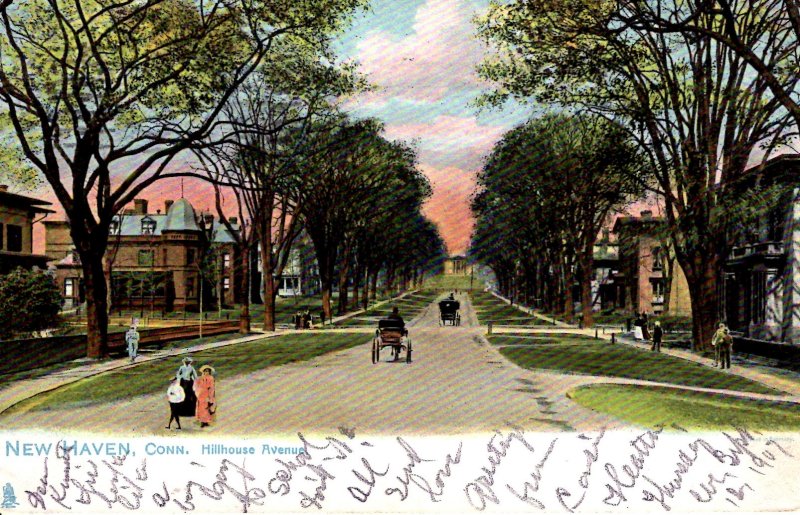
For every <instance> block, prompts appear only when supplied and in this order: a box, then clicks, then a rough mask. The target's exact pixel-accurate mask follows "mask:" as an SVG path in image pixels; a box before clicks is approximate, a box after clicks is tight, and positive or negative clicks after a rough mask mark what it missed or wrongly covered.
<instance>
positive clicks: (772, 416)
mask: <svg viewBox="0 0 800 515" xmlns="http://www.w3.org/2000/svg"><path fill="white" fill-rule="evenodd" d="M569 396H570V397H571V398H572V399H573V400H574V401H575V402H577V403H578V404H580V405H582V406H585V407H587V408H590V409H592V410H594V411H599V412H601V413H606V414H609V415H612V416H614V417H617V418H619V419H621V420H624V421H626V422H629V423H633V424H637V425H641V426H643V427H655V426H658V425H663V426H665V427H669V426H671V425H673V424H674V425H676V426H679V427H682V428H684V429H731V428H733V427H734V426H736V427H746V428H748V429H751V430H759V431H796V430H798V429H800V406H798V405H796V404H790V403H786V402H770V401H758V400H749V399H737V398H734V397H730V396H725V395H717V394H709V393H703V392H687V391H678V390H675V389H672V388H660V387H650V386H635V385H610V384H603V385H591V386H585V387H581V388H577V389H575V390H573V391H572V392H570V394H569Z"/></svg>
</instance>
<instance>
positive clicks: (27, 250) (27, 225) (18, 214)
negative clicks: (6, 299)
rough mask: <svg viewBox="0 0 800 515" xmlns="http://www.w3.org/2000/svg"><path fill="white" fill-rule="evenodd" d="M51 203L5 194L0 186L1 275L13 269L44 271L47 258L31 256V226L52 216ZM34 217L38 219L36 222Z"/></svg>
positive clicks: (6, 191)
mask: <svg viewBox="0 0 800 515" xmlns="http://www.w3.org/2000/svg"><path fill="white" fill-rule="evenodd" d="M50 205H52V204H51V203H50V202H45V201H44V200H39V199H36V198H32V197H26V196H24V195H17V194H15V193H9V192H8V186H5V185H0V274H5V273H8V272H10V271H11V270H13V269H14V268H16V267H22V268H25V269H28V270H30V269H31V268H33V267H38V268H41V269H43V270H44V269H46V268H47V256H45V255H38V254H34V253H33V225H34V224H35V223H38V222H39V221H40V220H41V219H42V218H43V217H44V216H47V215H48V214H49V213H53V211H52V210H50V209H47V208H46V207H44V206H50ZM37 217H40V218H38V219H37Z"/></svg>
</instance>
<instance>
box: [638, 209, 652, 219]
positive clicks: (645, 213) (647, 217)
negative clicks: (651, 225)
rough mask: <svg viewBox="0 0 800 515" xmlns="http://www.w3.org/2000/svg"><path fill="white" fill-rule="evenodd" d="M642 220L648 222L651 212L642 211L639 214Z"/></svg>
mask: <svg viewBox="0 0 800 515" xmlns="http://www.w3.org/2000/svg"><path fill="white" fill-rule="evenodd" d="M639 214H640V215H641V217H642V218H643V219H644V220H649V219H651V218H652V217H653V212H652V211H650V210H649V209H648V210H645V211H642V212H641V213H639Z"/></svg>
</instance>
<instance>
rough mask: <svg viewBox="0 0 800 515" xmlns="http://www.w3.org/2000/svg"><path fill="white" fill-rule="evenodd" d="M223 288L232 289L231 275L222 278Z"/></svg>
mask: <svg viewBox="0 0 800 515" xmlns="http://www.w3.org/2000/svg"><path fill="white" fill-rule="evenodd" d="M222 289H223V290H225V291H228V290H230V289H231V278H230V277H224V278H223V279H222Z"/></svg>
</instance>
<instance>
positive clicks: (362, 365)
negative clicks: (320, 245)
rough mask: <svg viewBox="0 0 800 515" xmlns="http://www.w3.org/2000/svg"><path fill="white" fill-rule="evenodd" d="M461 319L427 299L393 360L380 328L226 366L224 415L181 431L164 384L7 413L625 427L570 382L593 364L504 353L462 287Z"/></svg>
mask: <svg viewBox="0 0 800 515" xmlns="http://www.w3.org/2000/svg"><path fill="white" fill-rule="evenodd" d="M459 300H460V301H461V315H462V325H461V326H460V327H452V326H446V327H440V326H439V325H438V316H439V312H438V307H437V306H436V304H432V305H431V306H429V307H428V308H427V309H426V310H425V311H424V312H423V313H422V315H420V317H418V318H417V319H415V320H413V321H411V322H410V323H409V324H408V328H409V333H410V336H411V339H412V342H413V349H414V352H413V354H412V356H413V362H412V363H410V364H407V363H405V362H404V361H401V362H396V363H391V362H387V361H386V360H387V359H388V358H389V349H388V348H386V349H384V351H383V352H382V354H381V362H380V363H377V364H373V363H372V362H371V354H370V353H371V337H370V335H368V334H363V335H362V334H354V336H353V337H354V338H363V339H364V345H359V346H357V347H354V348H351V349H348V350H345V351H341V352H336V353H332V354H328V355H325V356H321V357H318V358H316V359H313V360H311V361H307V362H303V363H294V364H289V365H284V366H281V367H275V368H268V369H264V370H261V371H259V372H256V373H253V374H249V375H244V376H237V377H231V378H228V377H225V371H224V370H219V371H218V374H219V375H218V384H217V404H218V406H219V411H218V413H217V419H216V422H215V424H213V425H212V426H211V427H208V428H203V429H200V428H199V427H198V426H197V424H196V422H195V421H194V420H184V421H183V428H184V429H183V431H180V432H176V431H174V430H173V431H168V430H166V429H165V428H164V426H165V425H166V422H167V419H168V418H169V414H168V412H169V409H168V404H167V402H166V398H165V397H166V396H165V395H162V394H158V395H147V396H139V397H134V398H130V399H126V400H121V401H119V402H116V403H114V404H113V405H112V404H103V405H91V406H86V407H83V408H81V409H77V410H76V409H72V410H58V409H56V410H47V411H33V412H28V413H18V414H15V415H12V416H8V415H7V416H5V417H4V420H2V421H1V422H2V425H3V426H5V427H6V428H7V429H26V430H36V429H43V428H47V429H48V430H55V431H58V432H60V433H71V432H80V433H82V434H85V433H87V432H91V433H100V434H113V435H115V436H150V435H160V436H164V435H169V434H182V435H184V436H189V435H202V434H217V435H218V436H233V435H242V436H246V435H250V436H255V435H258V434H261V435H263V434H270V435H287V436H288V435H295V434H296V433H297V432H298V431H300V432H303V433H306V434H323V433H324V434H330V433H332V432H334V433H335V432H337V431H338V428H340V427H346V428H352V429H356V430H358V431H359V433H362V434H363V433H368V434H376V435H377V434H384V435H396V434H456V433H459V434H463V433H477V432H481V433H482V432H492V431H494V430H495V429H503V428H508V427H509V425H514V426H518V427H522V428H525V429H530V430H535V431H561V430H579V431H581V430H589V429H597V428H599V427H600V426H606V427H607V428H614V427H622V424H621V423H620V422H618V421H616V420H615V419H613V418H610V417H606V416H604V415H601V414H597V413H594V412H592V411H590V410H587V409H584V408H581V407H580V406H578V405H576V404H575V403H573V402H572V401H570V400H569V399H567V397H566V395H565V394H566V392H567V391H568V390H570V389H572V388H573V387H575V386H577V385H579V384H585V383H587V382H589V381H587V377H585V376H568V375H560V374H549V373H543V372H541V371H537V372H531V371H526V370H524V369H522V368H519V367H517V366H516V365H514V364H512V363H510V362H509V361H507V360H505V359H504V358H503V357H502V356H501V355H500V353H499V352H498V351H497V350H496V349H495V348H493V347H491V346H490V345H489V344H488V343H486V341H485V340H484V339H483V338H482V336H481V335H482V334H484V332H485V329H484V328H480V327H478V325H477V322H476V318H475V315H474V312H473V310H472V307H471V305H470V303H469V300H468V298H467V296H466V295H464V296H460V298H459Z"/></svg>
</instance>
